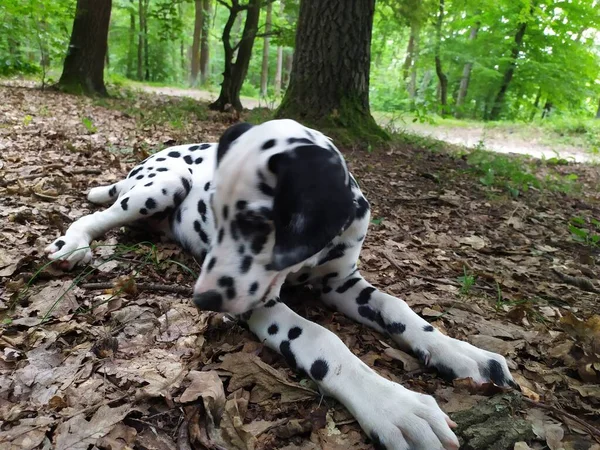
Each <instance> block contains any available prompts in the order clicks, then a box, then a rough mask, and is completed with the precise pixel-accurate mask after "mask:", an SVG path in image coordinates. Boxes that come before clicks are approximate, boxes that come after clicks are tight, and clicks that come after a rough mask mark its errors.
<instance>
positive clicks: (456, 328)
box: [0, 86, 600, 450]
mask: <svg viewBox="0 0 600 450" xmlns="http://www.w3.org/2000/svg"><path fill="white" fill-rule="evenodd" d="M0 98H2V102H1V103H0V217H1V218H2V219H1V220H0V280H1V281H2V284H1V285H0V321H1V323H2V328H1V330H0V349H1V352H0V420H1V423H0V447H1V448H3V449H11V450H12V449H15V450H16V449H33V448H45V449H47V448H51V447H53V448H55V449H59V450H63V449H81V450H85V449H87V448H88V447H90V446H92V445H95V446H96V447H95V448H101V449H112V450H115V449H126V448H139V449H157V450H158V449H160V450H162V449H191V448H194V449H201V448H213V449H218V448H226V449H279V448H285V449H290V450H291V449H305V450H309V449H318V448H323V449H331V450H342V449H352V450H355V449H369V448H371V445H370V444H369V442H368V440H367V438H366V437H365V435H364V434H363V433H362V432H361V430H360V427H359V426H358V424H357V423H356V422H355V421H354V420H353V418H352V417H351V416H350V415H349V414H348V412H347V411H346V410H345V409H344V408H343V407H341V406H340V405H339V404H338V403H336V402H335V401H333V400H332V399H330V398H327V397H321V396H320V395H319V394H318V393H317V392H316V391H315V387H314V385H313V384H312V383H311V382H310V380H308V379H307V378H305V377H303V376H301V375H299V374H296V373H294V372H293V371H292V370H290V369H289V368H288V367H287V365H286V364H285V362H284V361H283V359H282V358H281V357H279V356H278V355H277V354H275V353H274V352H272V351H270V350H268V349H266V348H265V347H263V346H262V345H261V344H260V343H259V342H257V341H256V339H255V338H254V337H253V336H252V335H251V334H250V333H249V332H248V331H246V330H244V329H243V328H242V327H240V326H238V325H237V324H235V323H233V322H229V321H224V320H223V317H222V316H221V315H219V314H214V313H202V312H198V311H197V310H196V309H195V308H194V307H193V306H192V305H191V303H190V300H189V292H190V290H191V289H190V288H191V286H192V285H193V283H194V276H193V275H192V274H190V271H191V272H198V270H199V264H198V262H197V261H195V260H193V259H192V258H190V257H189V256H186V255H185V254H183V253H182V252H181V250H180V249H179V248H178V247H176V246H175V245H173V244H170V243H159V242H157V241H156V240H152V239H153V238H152V237H150V238H149V237H147V236H141V235H140V234H139V233H136V232H133V231H127V230H113V231H111V232H110V233H108V235H107V236H106V237H105V239H104V240H101V241H98V242H97V243H96V245H95V249H94V255H95V261H94V262H93V265H92V266H89V267H86V268H83V269H80V270H77V271H74V272H72V273H63V272H60V271H58V270H57V269H56V268H54V267H53V266H51V265H48V264H47V260H46V259H45V257H44V255H43V253H42V249H43V248H44V247H45V246H46V245H47V244H48V243H50V242H51V241H52V240H53V239H55V238H56V237H57V236H59V235H60V234H62V233H63V232H64V231H65V230H66V228H67V227H68V226H69V224H70V223H71V222H72V221H73V220H75V219H77V218H78V217H81V216H82V215H84V214H88V213H90V212H92V211H94V210H95V209H96V208H95V207H94V206H93V205H91V204H89V203H88V202H87V201H86V200H85V195H84V193H85V192H87V191H88V190H89V189H90V188H91V187H93V186H97V185H100V184H107V183H111V182H114V181H115V180H118V179H120V178H122V177H123V176H124V175H125V174H126V172H127V170H128V169H130V168H131V167H132V166H133V165H134V164H135V163H136V162H139V161H141V160H142V159H144V158H145V157H146V156H147V155H148V154H149V153H151V152H154V151H156V150H159V149H162V148H164V147H165V146H168V145H175V144H181V143H189V142H201V141H215V140H216V139H217V138H218V136H219V135H220V133H221V132H222V131H223V130H224V129H225V128H226V127H228V126H229V125H231V123H233V122H234V121H235V120H237V118H236V117H233V116H232V115H230V114H221V113H213V112H209V111H208V109H207V108H206V105H204V104H200V103H199V102H197V101H189V100H186V99H179V98H173V97H167V96H161V95H148V94H142V93H138V94H135V95H131V94H128V95H125V96H123V97H121V98H113V99H87V98H80V97H75V96H70V95H65V94H60V93H56V92H41V91H39V90H36V89H31V88H22V87H2V86H0ZM403 142H404V143H403ZM341 150H342V152H343V153H344V155H345V156H346V157H347V159H348V162H349V166H350V168H351V170H352V171H353V173H354V174H355V175H356V177H357V179H358V180H359V183H360V184H361V187H362V188H363V190H364V192H365V194H366V195H367V198H368V199H369V201H370V202H371V204H372V206H373V218H372V226H371V229H370V232H369V234H368V236H367V240H366V243H365V246H364V249H363V251H362V254H361V262H360V267H361V270H362V272H363V274H364V275H365V277H366V278H367V279H368V280H369V281H371V282H372V283H373V284H374V285H376V286H377V287H379V288H380V289H383V290H384V291H386V292H388V293H390V294H393V295H397V296H401V297H402V298H404V299H405V300H406V301H407V302H408V303H409V305H411V307H412V308H414V309H415V310H416V311H417V312H418V313H419V314H421V315H422V316H423V317H425V318H426V319H427V320H428V321H430V322H431V323H432V324H433V325H435V326H436V327H438V328H439V329H440V330H442V332H444V333H447V334H448V335H451V336H453V337H456V338H460V339H466V340H468V341H469V342H471V343H473V344H475V345H477V346H480V347H482V348H486V349H488V350H491V351H494V352H497V353H501V354H503V355H505V356H506V357H507V359H508V361H509V365H510V367H511V369H512V373H513V374H514V376H515V379H516V381H517V382H518V383H519V384H520V386H521V388H520V392H502V391H501V389H499V388H497V387H495V386H493V385H486V386H483V387H480V388H478V387H475V386H473V385H472V383H471V382H470V380H469V379H463V380H455V381H454V382H446V381H443V380H442V379H440V378H439V377H438V376H437V375H436V373H435V372H432V371H429V370H426V369H424V368H422V367H421V366H419V364H418V363H417V361H416V360H415V359H414V358H413V357H412V356H411V355H408V354H406V353H404V352H402V351H400V350H398V349H396V348H394V347H393V346H392V342H391V341H390V340H388V339H387V338H386V337H384V336H382V335H380V334H379V333H377V332H375V331H373V330H371V329H370V328H367V327H364V326H362V325H359V324H357V323H355V322H353V321H351V320H349V319H347V318H346V317H344V316H342V315H341V314H339V313H336V312H332V311H330V310H328V309H326V308H325V307H323V306H322V305H321V304H320V303H319V302H318V301H315V298H314V295H312V293H311V292H310V291H308V290H299V291H293V292H290V293H289V294H288V297H287V298H286V300H289V302H290V305H291V306H292V307H293V308H294V309H296V310H297V311H298V312H299V313H301V314H302V315H304V316H306V317H308V318H310V319H311V320H314V321H316V322H318V323H320V324H321V325H323V326H325V327H327V328H329V329H330V330H332V331H333V332H335V333H337V334H338V335H339V336H340V337H341V338H342V340H343V341H344V342H345V343H346V344H347V345H348V346H349V347H350V348H351V350H352V351H353V352H354V353H355V354H356V355H358V356H359V357H360V358H361V359H362V360H363V361H364V362H365V363H367V364H368V365H370V366H371V367H373V368H374V369H375V370H377V371H378V372H379V373H380V374H382V375H383V376H385V377H387V378H389V379H391V380H394V381H397V382H400V383H402V384H403V385H404V386H406V387H408V388H410V389H413V390H416V391H419V392H425V393H428V394H431V395H433V396H435V397H436V399H437V400H438V402H439V404H440V405H441V407H442V408H443V409H444V410H446V411H447V412H448V413H450V415H451V416H452V417H453V418H454V419H455V420H456V421H457V422H458V423H459V426H460V427H459V429H458V432H459V434H460V437H461V440H462V442H463V445H462V447H461V448H463V449H467V450H468V449H472V450H487V449H492V450H494V449H519V450H526V449H531V448H533V449H544V448H550V449H552V450H556V449H565V450H576V449H577V450H588V449H594V450H598V449H600V445H599V443H600V430H599V428H600V302H599V298H600V296H599V293H600V283H598V281H597V280H598V276H599V274H600V268H599V266H598V264H599V261H600V247H599V245H600V243H599V241H600V236H599V234H600V222H597V221H595V219H600V195H599V186H600V174H599V173H598V170H597V168H595V167H592V166H588V165H585V164H569V163H561V164H558V165H551V164H547V163H542V162H540V161H538V162H534V163H531V164H528V165H527V166H524V167H523V168H522V169H521V168H520V167H521V166H519V165H516V166H515V165H510V164H509V163H508V162H507V161H508V160H502V167H505V168H506V167H509V168H510V174H509V175H506V176H512V175H515V174H516V175H519V174H521V175H522V176H521V175H519V177H520V178H519V177H516V178H518V179H519V180H525V182H526V183H527V184H530V185H532V186H533V185H535V186H537V187H535V188H533V187H531V188H530V189H528V190H524V189H519V190H515V189H514V185H511V184H510V183H508V182H507V183H504V182H502V180H501V179H500V178H499V176H500V174H501V173H505V172H501V171H497V172H495V173H496V174H497V175H498V177H496V178H490V176H489V175H490V169H489V168H488V166H485V165H484V166H481V165H477V163H476V162H474V160H472V159H470V157H469V155H468V154H466V153H465V152H464V151H460V152H458V153H456V152H454V151H449V150H448V149H447V148H446V146H445V145H437V146H435V148H433V149H431V148H424V147H422V146H418V145H415V144H407V143H406V141H402V140H396V141H394V143H392V144H390V145H388V146H386V147H385V148H379V149H374V150H373V151H371V152H366V151H364V150H360V149H358V148H351V147H346V148H341ZM478 161H481V159H478ZM494 161H496V160H494ZM518 163H519V164H521V162H518ZM482 167H485V168H486V169H485V171H484V173H482V172H481V170H482ZM494 167H495V166H494ZM519 170H522V171H523V172H522V173H521V172H519ZM511 174H512V175H511ZM492 175H493V174H492ZM575 175H576V177H575ZM502 176H504V175H502ZM531 177H534V178H531ZM513 178H514V177H513ZM535 180H541V181H540V182H539V183H536V182H535ZM511 186H513V187H512V188H511ZM509 192H512V194H513V195H510V194H509ZM517 193H518V194H519V195H518V196H516V195H517ZM187 269H189V271H188V270H187ZM165 285H166V286H169V287H171V288H173V287H175V288H176V289H175V291H178V292H180V293H179V294H178V293H172V292H171V293H169V292H166V291H165ZM398 407H399V408H401V407H402V405H398ZM215 424H219V426H218V427H216V425H215Z"/></svg>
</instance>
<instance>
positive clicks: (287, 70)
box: [281, 49, 294, 89]
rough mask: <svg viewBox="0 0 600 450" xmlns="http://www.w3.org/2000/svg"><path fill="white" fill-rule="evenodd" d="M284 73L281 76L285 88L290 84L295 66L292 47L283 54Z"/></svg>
mask: <svg viewBox="0 0 600 450" xmlns="http://www.w3.org/2000/svg"><path fill="white" fill-rule="evenodd" d="M283 61H284V62H283V75H282V76H281V84H282V85H283V88H284V89H287V87H288V86H289V85H290V75H291V74H292V68H293V67H294V50H293V49H290V50H289V51H287V52H284V54H283Z"/></svg>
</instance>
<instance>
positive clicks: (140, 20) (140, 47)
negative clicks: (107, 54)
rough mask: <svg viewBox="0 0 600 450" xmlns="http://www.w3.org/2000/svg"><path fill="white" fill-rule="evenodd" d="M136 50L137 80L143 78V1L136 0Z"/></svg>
mask: <svg viewBox="0 0 600 450" xmlns="http://www.w3.org/2000/svg"><path fill="white" fill-rule="evenodd" d="M138 23H139V25H140V29H139V31H138V48H137V71H136V72H137V79H138V80H140V81H141V80H142V78H143V76H144V0H138Z"/></svg>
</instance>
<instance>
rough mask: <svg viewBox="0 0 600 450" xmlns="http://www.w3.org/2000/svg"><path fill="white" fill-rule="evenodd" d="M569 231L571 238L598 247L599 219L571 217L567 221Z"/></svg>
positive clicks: (599, 237) (599, 240) (599, 236)
mask: <svg viewBox="0 0 600 450" xmlns="http://www.w3.org/2000/svg"><path fill="white" fill-rule="evenodd" d="M569 232H570V233H571V237H572V238H573V240H575V241H577V242H581V243H582V244H585V245H589V246H590V247H600V220H597V219H594V218H593V217H590V218H589V219H588V220H586V219H585V218H583V217H571V220H570V221H569Z"/></svg>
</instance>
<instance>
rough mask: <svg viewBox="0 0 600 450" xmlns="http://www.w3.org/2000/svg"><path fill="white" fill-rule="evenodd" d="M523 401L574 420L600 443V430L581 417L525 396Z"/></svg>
mask: <svg viewBox="0 0 600 450" xmlns="http://www.w3.org/2000/svg"><path fill="white" fill-rule="evenodd" d="M523 400H524V401H525V402H526V403H529V404H530V405H533V406H535V407H537V408H542V409H545V410H547V411H551V412H553V413H554V414H557V415H559V416H563V417H566V418H567V419H569V420H572V421H573V422H575V423H577V424H579V425H581V426H582V427H583V428H585V429H586V430H587V431H588V432H589V433H590V435H592V436H593V438H594V439H595V440H596V441H597V442H600V430H599V429H598V428H596V427H595V426H593V425H590V424H589V423H587V422H586V421H584V420H582V419H580V418H579V417H577V416H574V415H573V414H569V413H568V412H566V411H563V410H561V409H558V408H557V407H555V406H552V405H547V404H545V403H541V402H536V401H535V400H531V399H530V398H527V397H525V396H523Z"/></svg>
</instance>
